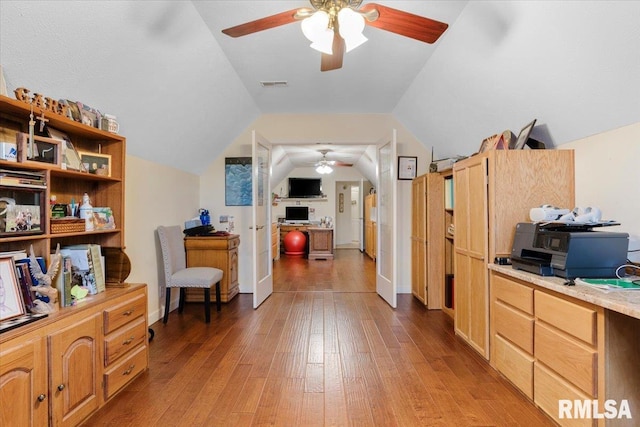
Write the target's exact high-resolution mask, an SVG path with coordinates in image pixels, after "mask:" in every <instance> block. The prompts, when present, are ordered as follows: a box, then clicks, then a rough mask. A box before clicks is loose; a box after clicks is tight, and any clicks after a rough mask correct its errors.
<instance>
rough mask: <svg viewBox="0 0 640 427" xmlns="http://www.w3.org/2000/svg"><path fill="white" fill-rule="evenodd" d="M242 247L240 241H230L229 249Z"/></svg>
mask: <svg viewBox="0 0 640 427" xmlns="http://www.w3.org/2000/svg"><path fill="white" fill-rule="evenodd" d="M238 246H240V239H229V244H228V246H227V249H235V248H237V247H238Z"/></svg>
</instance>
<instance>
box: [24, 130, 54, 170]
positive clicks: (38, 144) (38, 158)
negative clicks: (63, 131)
mask: <svg viewBox="0 0 640 427" xmlns="http://www.w3.org/2000/svg"><path fill="white" fill-rule="evenodd" d="M16 144H17V145H18V162H21V163H24V162H38V163H48V164H50V165H52V166H56V167H62V151H61V150H62V141H59V140H57V139H53V138H45V137H44V136H34V137H33V144H31V143H30V141H29V135H28V134H26V133H18V134H17V139H16Z"/></svg>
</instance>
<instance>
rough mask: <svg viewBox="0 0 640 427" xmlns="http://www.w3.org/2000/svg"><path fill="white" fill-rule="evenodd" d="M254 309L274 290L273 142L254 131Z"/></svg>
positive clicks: (252, 185) (252, 156) (252, 164)
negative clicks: (272, 223)
mask: <svg viewBox="0 0 640 427" xmlns="http://www.w3.org/2000/svg"><path fill="white" fill-rule="evenodd" d="M251 135H252V138H251V139H252V155H251V162H252V163H251V168H252V178H253V179H252V180H251V181H252V184H251V188H252V192H253V222H252V227H251V229H252V230H253V308H258V306H260V304H262V302H263V301H264V300H266V299H267V298H268V297H269V295H271V294H272V293H273V264H272V261H271V259H272V258H271V196H270V195H271V181H270V177H271V144H270V143H269V142H268V141H267V140H266V139H264V138H263V137H261V136H260V135H258V134H256V132H255V131H253V132H252V134H251Z"/></svg>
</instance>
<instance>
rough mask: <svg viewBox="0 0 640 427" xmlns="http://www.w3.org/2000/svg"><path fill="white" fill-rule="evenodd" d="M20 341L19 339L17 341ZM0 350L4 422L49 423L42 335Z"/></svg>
mask: <svg viewBox="0 0 640 427" xmlns="http://www.w3.org/2000/svg"><path fill="white" fill-rule="evenodd" d="M16 341H17V340H16ZM2 347H3V348H2V352H0V425H2V426H11V425H15V426H46V425H47V422H48V421H47V418H48V415H49V411H48V406H49V401H48V400H47V396H48V393H47V362H46V357H45V354H44V351H43V349H44V345H43V340H42V339H40V338H37V339H34V340H32V341H28V342H24V343H21V344H16V345H15V346H13V345H12V344H11V343H6V344H3V345H2Z"/></svg>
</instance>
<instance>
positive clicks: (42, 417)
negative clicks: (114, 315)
mask: <svg viewBox="0 0 640 427" xmlns="http://www.w3.org/2000/svg"><path fill="white" fill-rule="evenodd" d="M146 300H147V292H146V286H145V285H133V284H132V285H129V286H127V287H126V288H121V289H116V288H112V289H108V290H107V291H106V292H103V293H100V294H98V295H94V296H90V297H88V298H87V299H86V301H84V302H83V303H82V304H79V305H76V306H73V307H69V308H65V309H62V310H59V311H58V312H55V313H51V314H49V316H48V317H46V318H44V319H41V320H38V321H37V322H34V323H30V324H27V325H25V326H22V327H20V328H18V329H14V330H11V331H8V332H4V333H3V334H2V335H0V420H2V421H7V420H9V421H10V422H8V421H7V423H6V424H7V425H52V426H65V425H78V424H80V423H81V422H83V420H86V419H87V418H88V417H89V416H90V415H91V414H92V413H93V412H94V411H96V410H97V409H98V408H99V407H100V406H102V405H103V404H104V403H105V402H106V401H107V400H108V399H109V398H110V397H112V396H113V395H114V393H110V392H109V391H108V387H109V386H108V383H107V382H106V381H103V380H102V376H103V375H108V374H109V373H110V371H109V366H110V362H108V361H107V360H106V359H105V355H106V354H107V353H108V351H107V350H106V349H105V348H104V347H103V343H106V342H109V341H113V336H114V335H112V334H114V333H116V334H117V333H118V331H123V330H126V329H127V327H128V325H129V324H130V322H131V321H135V322H137V324H138V325H139V326H138V329H137V331H138V333H137V336H136V337H135V338H134V339H132V341H131V343H130V345H129V346H127V347H128V350H126V349H125V350H121V351H118V354H119V355H118V357H117V358H119V360H123V361H124V360H128V359H129V358H130V355H132V354H136V355H137V358H136V363H137V365H136V367H135V368H134V369H132V370H131V372H130V373H129V374H128V375H126V376H125V378H124V380H122V381H121V383H120V387H119V388H118V390H120V389H122V388H123V387H124V386H126V385H127V384H128V383H130V382H131V380H133V379H134V378H135V377H136V375H137V374H139V373H140V372H143V371H144V370H146V369H147V366H148V342H147V304H146ZM131 302H134V303H133V306H132V305H131ZM113 307H126V309H125V310H123V311H121V313H122V314H121V316H122V317H124V318H125V320H124V321H118V322H115V323H114V322H103V321H102V320H103V319H106V318H108V317H109V316H110V314H109V313H110V312H112V310H113ZM124 313H129V314H124ZM129 319H130V320H129ZM108 325H112V326H110V327H109V326H108ZM123 328H124V329H123ZM142 332H144V333H142ZM123 337H124V341H127V340H128V339H129V337H130V335H128V334H124V335H123ZM103 360H104V363H103ZM128 366H130V365H127V367H128ZM115 391H117V390H114V392H115ZM2 425H5V422H3V423H2Z"/></svg>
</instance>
